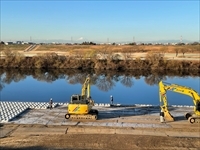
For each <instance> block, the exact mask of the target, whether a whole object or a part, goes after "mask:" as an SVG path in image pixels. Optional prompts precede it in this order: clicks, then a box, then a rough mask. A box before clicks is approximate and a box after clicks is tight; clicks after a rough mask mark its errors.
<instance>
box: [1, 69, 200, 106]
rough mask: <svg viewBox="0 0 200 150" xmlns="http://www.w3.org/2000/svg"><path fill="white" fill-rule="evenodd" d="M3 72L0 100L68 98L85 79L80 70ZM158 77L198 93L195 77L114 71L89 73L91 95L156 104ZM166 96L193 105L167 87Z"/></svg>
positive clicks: (102, 100) (99, 98)
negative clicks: (70, 72) (19, 74)
mask: <svg viewBox="0 0 200 150" xmlns="http://www.w3.org/2000/svg"><path fill="white" fill-rule="evenodd" d="M7 76H8V74H6V73H4V74H2V75H1V92H0V100H1V101H24V102H27V101H32V102H48V101H49V99H50V98H53V100H54V102H68V101H69V100H70V96H71V95H72V94H80V93H81V86H82V84H81V83H82V82H83V81H84V79H85V77H84V75H83V74H75V75H61V76H59V75H58V76H57V77H56V78H53V79H52V78H49V77H46V78H45V76H48V72H46V73H45V74H43V75H42V76H43V77H44V78H45V80H44V79H43V78H38V77H35V76H34V75H23V76H22V77H20V78H19V79H18V78H15V77H14V79H10V80H9V81H7V80H8V79H7ZM48 78H49V79H48ZM47 79H48V80H47ZM160 79H162V80H163V81H165V82H169V83H174V84H179V85H183V86H188V87H191V88H192V89H194V90H196V91H197V92H198V93H199V91H200V78H199V77H191V76H186V77H179V76H173V77H172V76H170V77H169V76H164V77H163V76H162V77H155V78H154V77H151V76H147V77H144V76H140V77H134V76H130V75H128V76H126V75H117V73H116V74H115V75H113V76H108V75H104V74H102V75H95V74H92V85H91V96H92V98H93V99H94V100H95V102H96V103H109V102H110V100H109V98H110V95H113V97H114V103H121V104H152V105H159V95H158V81H159V80H160ZM167 96H168V101H169V104H171V105H172V104H173V105H193V102H192V99H191V97H189V96H186V95H182V94H178V93H173V92H170V91H168V93H167Z"/></svg>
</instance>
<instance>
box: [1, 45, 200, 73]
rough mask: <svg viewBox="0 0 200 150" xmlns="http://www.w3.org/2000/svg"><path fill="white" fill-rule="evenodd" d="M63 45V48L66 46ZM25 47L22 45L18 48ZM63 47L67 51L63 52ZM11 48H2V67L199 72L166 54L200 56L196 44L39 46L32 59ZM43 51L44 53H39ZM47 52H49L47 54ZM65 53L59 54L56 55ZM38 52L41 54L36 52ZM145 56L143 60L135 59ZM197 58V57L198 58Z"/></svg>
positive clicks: (196, 66)
mask: <svg viewBox="0 0 200 150" xmlns="http://www.w3.org/2000/svg"><path fill="white" fill-rule="evenodd" d="M65 46H66V47H65ZM24 48H27V46H22V47H21V49H24ZM65 48H66V49H65ZM19 49H20V48H19V46H18V45H16V50H14V47H13V46H9V45H1V54H3V55H4V58H1V59H0V67H1V68H29V69H33V68H43V69H54V68H65V69H80V70H83V69H98V70H117V71H123V70H134V69H137V70H145V71H147V70H149V71H150V70H187V71H193V70H200V63H199V61H198V60H176V59H174V60H173V59H172V60H168V59H166V58H165V54H166V53H172V52H173V53H174V54H175V56H174V57H178V54H179V53H182V55H181V56H179V57H184V56H185V53H188V52H190V53H197V54H198V53H199V45H181V46H179V45H177V46H162V45H159V46H153V45H150V46H149V45H140V46H137V45H125V46H115V45H114V46H113V45H110V46H101V45H92V46H88V45H75V46H72V45H68V46H67V45H53V46H52V45H51V46H50V45H41V46H39V47H38V48H37V50H35V51H34V52H35V53H36V54H37V55H35V56H33V57H25V55H24V53H23V52H20V50H19ZM41 50H43V53H41ZM47 51H48V52H47ZM60 51H65V52H66V53H63V54H62V55H60V54H58V53H57V52H60ZM37 52H40V53H37ZM136 53H145V54H146V55H145V57H140V56H135V55H134V54H136ZM198 57H199V56H197V58H198Z"/></svg>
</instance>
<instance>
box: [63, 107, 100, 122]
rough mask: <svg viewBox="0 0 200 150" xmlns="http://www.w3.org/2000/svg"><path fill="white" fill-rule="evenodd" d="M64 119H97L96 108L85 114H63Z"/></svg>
mask: <svg viewBox="0 0 200 150" xmlns="http://www.w3.org/2000/svg"><path fill="white" fill-rule="evenodd" d="M65 118H66V119H72V120H73V119H75V120H76V119H78V120H82V119H83V120H87V119H88V120H97V119H98V110H95V109H91V110H90V113H89V114H86V115H74V114H65Z"/></svg>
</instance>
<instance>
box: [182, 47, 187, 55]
mask: <svg viewBox="0 0 200 150" xmlns="http://www.w3.org/2000/svg"><path fill="white" fill-rule="evenodd" d="M181 52H182V54H183V57H184V54H185V53H186V52H187V49H186V48H185V47H182V48H181Z"/></svg>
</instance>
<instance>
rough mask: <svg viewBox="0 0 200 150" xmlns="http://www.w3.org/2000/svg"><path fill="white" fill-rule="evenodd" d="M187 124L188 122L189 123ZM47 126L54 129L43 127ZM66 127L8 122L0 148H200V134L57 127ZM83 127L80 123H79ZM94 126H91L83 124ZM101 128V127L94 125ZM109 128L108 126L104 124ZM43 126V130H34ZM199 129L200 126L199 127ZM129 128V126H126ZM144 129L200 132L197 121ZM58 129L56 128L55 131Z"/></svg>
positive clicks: (169, 149)
mask: <svg viewBox="0 0 200 150" xmlns="http://www.w3.org/2000/svg"><path fill="white" fill-rule="evenodd" d="M187 127H188V126H187ZM20 128H21V129H27V130H28V131H29V132H27V133H25V132H24V133H23V132H22V133H21V134H14V133H15V132H16V129H20ZM45 128H49V129H53V130H49V131H50V132H49V133H48V132H47V130H44V129H45ZM62 128H63V129H64V128H67V126H44V125H17V124H8V125H3V126H1V130H6V129H12V130H10V132H8V133H7V134H6V136H5V137H2V138H1V139H0V149H9V150H12V149H22V150H33V149H34V150H37V149H38V150H40V149H42V150H46V149H65V150H80V149H82V150H83V149H84V150H89V149H90V150H95V149H98V150H113V149H116V150H118V149H119V150H120V149H121V150H124V149H130V150H132V149H137V150H144V149H152V150H155V149H159V150H160V149H161V150H165V149H167V150H175V149H180V150H200V136H199V137H196V138H192V137H170V136H156V135H155V136H151V135H130V134H109V133H108V134H101V133H99V134H87V133H86V134H68V133H67V132H63V133H62V134H60V133H59V132H56V129H62ZM78 128H80V127H78ZM81 128H92V127H86V126H85V127H81ZM93 128H95V129H97V130H98V128H100V127H93ZM104 128H108V127H104ZM38 129H39V130H40V134H38V133H36V132H34V131H36V130H37V131H38ZM196 129H197V130H196ZM127 130H130V129H127ZM136 130H138V131H139V130H141V131H142V132H145V131H151V130H154V131H155V130H157V131H158V132H160V131H164V130H171V131H172V132H182V131H185V130H186V131H188V132H191V133H192V132H199V133H200V128H198V125H196V126H195V128H185V126H184V125H183V126H179V127H175V128H172V129H168V128H164V129H162V128H157V129H156V128H154V129H151V128H139V129H136ZM53 131H55V132H53Z"/></svg>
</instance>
